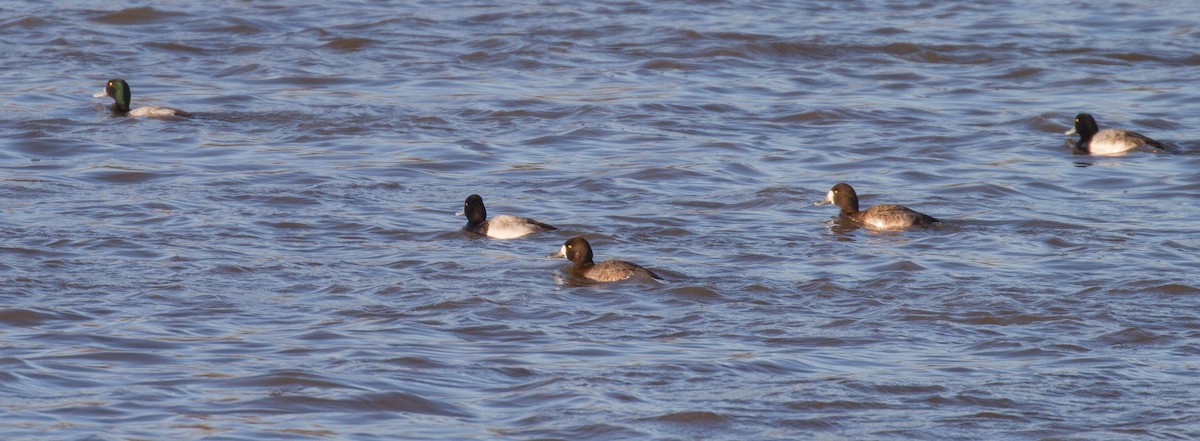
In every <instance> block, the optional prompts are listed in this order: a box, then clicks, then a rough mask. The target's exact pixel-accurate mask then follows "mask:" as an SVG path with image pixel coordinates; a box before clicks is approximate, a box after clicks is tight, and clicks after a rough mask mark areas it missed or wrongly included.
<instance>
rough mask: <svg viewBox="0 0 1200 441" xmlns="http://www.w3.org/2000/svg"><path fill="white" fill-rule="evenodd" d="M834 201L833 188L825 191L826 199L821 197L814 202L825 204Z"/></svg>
mask: <svg viewBox="0 0 1200 441" xmlns="http://www.w3.org/2000/svg"><path fill="white" fill-rule="evenodd" d="M832 203H833V190H829V192H828V193H825V199H821V200H819V201H816V202H813V205H825V204H832Z"/></svg>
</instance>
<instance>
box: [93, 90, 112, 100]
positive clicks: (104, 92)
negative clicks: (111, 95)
mask: <svg viewBox="0 0 1200 441" xmlns="http://www.w3.org/2000/svg"><path fill="white" fill-rule="evenodd" d="M106 96H108V92H107V91H104V90H101V91H100V92H99V93H94V94H92V98H104V97H106Z"/></svg>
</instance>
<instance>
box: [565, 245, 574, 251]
mask: <svg viewBox="0 0 1200 441" xmlns="http://www.w3.org/2000/svg"><path fill="white" fill-rule="evenodd" d="M571 248H575V245H567V249H568V250H569V249H571Z"/></svg>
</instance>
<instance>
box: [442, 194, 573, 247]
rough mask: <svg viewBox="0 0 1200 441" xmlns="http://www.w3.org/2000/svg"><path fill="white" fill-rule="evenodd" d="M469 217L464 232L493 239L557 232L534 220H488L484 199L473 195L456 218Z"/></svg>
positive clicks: (499, 218) (468, 197) (502, 217)
mask: <svg viewBox="0 0 1200 441" xmlns="http://www.w3.org/2000/svg"><path fill="white" fill-rule="evenodd" d="M464 214H465V215H466V216H467V225H466V226H464V227H463V230H465V231H467V232H470V233H475V234H478V235H480V236H485V237H490V238H493V239H516V238H518V237H522V236H526V235H530V234H533V233H538V232H542V231H550V230H557V229H558V228H555V227H554V226H553V225H550V224H547V223H544V222H539V221H535V220H533V219H529V218H524V217H518V216H510V215H507V214H502V215H499V216H496V217H493V218H491V219H488V218H487V208H485V207H484V206H483V197H481V196H479V195H477V194H473V195H470V196H467V200H466V201H464V202H463V211H460V212H458V213H455V215H456V216H462V215H464Z"/></svg>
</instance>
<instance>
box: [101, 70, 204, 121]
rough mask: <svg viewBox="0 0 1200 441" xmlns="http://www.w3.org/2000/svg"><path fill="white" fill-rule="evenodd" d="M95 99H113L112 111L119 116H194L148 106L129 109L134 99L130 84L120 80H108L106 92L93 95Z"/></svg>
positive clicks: (166, 108)
mask: <svg viewBox="0 0 1200 441" xmlns="http://www.w3.org/2000/svg"><path fill="white" fill-rule="evenodd" d="M92 97H95V98H104V97H111V98H112V99H113V105H112V107H111V108H112V111H113V113H115V114H118V115H128V116H160V117H161V116H192V114H190V113H188V112H184V111H182V110H179V109H172V108H170V107H159V106H146V107H138V108H136V109H132V110H131V109H130V108H129V102H130V100H131V99H132V98H133V94H132V93H131V92H130V91H129V83H126V82H125V80H122V79H120V78H113V79H111V80H108V84H106V85H105V86H104V90H102V91H100V92H99V93H97V94H95V95H92Z"/></svg>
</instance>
